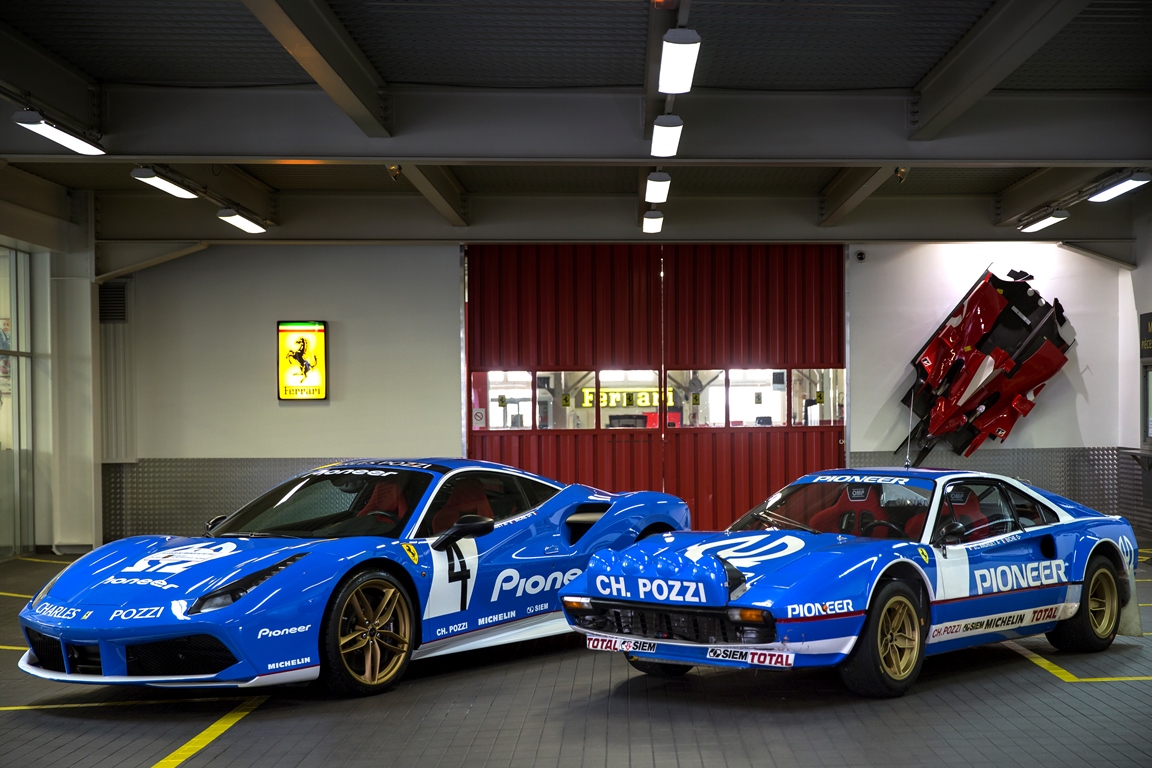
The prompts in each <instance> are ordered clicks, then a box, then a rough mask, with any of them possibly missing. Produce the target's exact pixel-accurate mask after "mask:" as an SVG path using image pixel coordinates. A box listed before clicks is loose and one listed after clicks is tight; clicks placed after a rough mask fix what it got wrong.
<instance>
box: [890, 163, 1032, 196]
mask: <svg viewBox="0 0 1152 768" xmlns="http://www.w3.org/2000/svg"><path fill="white" fill-rule="evenodd" d="M1035 171H1036V169H1035V168H910V169H909V170H908V175H907V176H905V177H904V181H903V183H901V182H900V181H899V180H898V179H897V178H896V176H895V175H893V176H892V177H891V178H890V179H888V181H886V182H884V183H883V184H882V185H881V186H880V188H879V189H877V190H876V192H875V193H873V194H877V195H995V194H997V193H999V192H1001V191H1002V190H1004V189H1007V188H1008V187H1010V186H1012V185H1013V184H1015V183H1016V182H1018V181H1020V179H1022V178H1024V177H1025V176H1028V175H1029V174H1031V173H1034V172H1035Z"/></svg>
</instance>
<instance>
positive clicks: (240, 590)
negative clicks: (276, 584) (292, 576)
mask: <svg viewBox="0 0 1152 768" xmlns="http://www.w3.org/2000/svg"><path fill="white" fill-rule="evenodd" d="M306 554H308V553H307V552H300V553H299V554H295V555H292V557H290V558H288V559H287V560H282V561H280V562H279V563H277V564H276V565H273V566H271V567H270V568H265V569H264V570H262V571H256V573H251V574H249V575H247V576H245V577H243V578H241V579H237V580H236V581H234V582H232V583H231V584H226V585H224V586H223V587H220V588H219V589H215V590H212V591H211V592H209V593H208V594H206V595H204V596H203V597H201V598H200V599H199V600H197V601H196V602H194V603H193V604H192V607H191V608H189V609H188V615H189V616H191V615H194V614H197V613H208V612H209V611H218V610H220V609H221V608H227V607H228V606H230V605H232V603H234V602H236V601H237V600H239V599H240V598H242V597H244V595H246V594H248V593H249V592H251V591H252V590H254V589H256V587H258V586H260V585H261V584H263V583H264V582H266V581H268V579H270V578H272V577H273V576H275V575H276V574H278V573H280V571H282V570H284V569H285V568H287V567H288V566H290V565H292V563H294V562H296V561H297V560H299V559H300V558H302V557H304V556H305V555H306Z"/></svg>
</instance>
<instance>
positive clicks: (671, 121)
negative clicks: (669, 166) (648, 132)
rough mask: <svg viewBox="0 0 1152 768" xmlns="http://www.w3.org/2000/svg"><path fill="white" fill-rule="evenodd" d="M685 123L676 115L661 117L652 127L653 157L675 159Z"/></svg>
mask: <svg viewBox="0 0 1152 768" xmlns="http://www.w3.org/2000/svg"><path fill="white" fill-rule="evenodd" d="M683 130H684V121H683V120H681V119H680V118H678V117H676V115H660V117H658V118H656V122H655V124H654V125H653V126H652V157H675V156H676V148H677V147H679V146H680V133H681V131H683Z"/></svg>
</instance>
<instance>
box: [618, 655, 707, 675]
mask: <svg viewBox="0 0 1152 768" xmlns="http://www.w3.org/2000/svg"><path fill="white" fill-rule="evenodd" d="M624 658H626V659H628V663H629V664H631V665H632V666H633V668H635V669H638V670H640V671H641V672H643V673H644V674H646V675H652V676H653V677H682V676H684V675H686V674H688V673H689V672H691V671H692V665H691V664H669V663H668V662H666V661H648V660H645V659H637V658H636V657H635V656H628V655H625V657H624Z"/></svg>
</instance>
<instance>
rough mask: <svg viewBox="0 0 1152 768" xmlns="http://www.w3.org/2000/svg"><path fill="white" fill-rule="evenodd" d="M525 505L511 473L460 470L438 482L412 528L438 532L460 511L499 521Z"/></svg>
mask: <svg viewBox="0 0 1152 768" xmlns="http://www.w3.org/2000/svg"><path fill="white" fill-rule="evenodd" d="M526 509H528V505H527V501H526V500H525V498H524V496H523V494H521V493H520V487H519V485H518V484H517V483H516V478H515V476H513V475H507V474H504V473H502V472H462V473H460V474H458V475H454V476H453V477H451V478H450V479H449V480H448V481H447V482H446V483H444V484H443V485H442V486H440V489H439V490H438V491H437V492H436V496H435V498H433V499H432V503H431V504H429V505H428V512H427V513H426V514H425V515H424V519H423V520H422V521H421V522H420V529H419V530H418V531H417V532H416V535H417V536H419V537H429V536H438V535H439V534H441V533H443V532H444V531H446V530H448V529H449V528H451V527H452V526H453V525H454V524H455V523H456V521H457V520H459V519H460V518H461V517H462V516H463V515H480V516H481V517H487V518H490V519H492V520H495V521H497V522H499V521H500V520H505V519H507V518H509V517H514V516H515V515H518V514H520V513H521V512H523V511H524V510H526Z"/></svg>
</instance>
